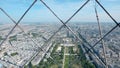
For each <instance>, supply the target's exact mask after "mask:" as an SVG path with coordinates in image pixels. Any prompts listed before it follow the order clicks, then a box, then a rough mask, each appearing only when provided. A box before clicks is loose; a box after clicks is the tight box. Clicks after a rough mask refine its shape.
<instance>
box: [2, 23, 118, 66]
mask: <svg viewBox="0 0 120 68" xmlns="http://www.w3.org/2000/svg"><path fill="white" fill-rule="evenodd" d="M113 25H114V24H111V23H110V24H102V25H101V26H102V27H103V29H102V31H103V34H105V33H106V32H107V31H108V29H111V28H112V27H113ZM11 26H12V25H9V24H8V25H4V24H2V25H0V42H2V40H3V39H4V38H5V36H6V35H7V33H8V32H9V30H10V29H11ZM70 26H71V27H72V29H73V30H74V31H76V32H75V33H76V34H78V35H79V33H80V34H81V36H82V37H83V38H85V39H86V41H88V42H89V43H90V44H91V45H94V44H95V42H97V41H98V40H99V38H100V35H99V32H98V27H97V24H89V23H88V24H87V23H86V24H79V23H77V24H75V25H70ZM21 27H22V28H23V29H24V30H25V33H24V32H23V31H21V30H20V29H19V28H18V27H17V28H16V29H15V30H14V31H13V33H12V34H11V35H10V36H9V38H8V39H7V40H6V41H5V43H4V44H3V45H2V46H1V51H0V63H1V64H2V66H3V67H10V68H12V67H14V68H17V67H19V66H24V65H27V64H29V63H30V62H31V64H32V66H37V65H39V64H40V62H41V63H45V62H48V61H49V62H51V63H53V65H52V64H51V65H50V66H51V68H52V66H53V67H54V66H55V67H56V66H57V67H58V65H57V64H56V63H59V66H60V67H62V65H63V63H64V66H66V64H65V62H66V59H65V58H66V57H69V56H70V57H71V56H72V57H74V59H72V58H69V62H70V63H72V62H73V61H74V60H75V57H76V56H77V55H78V56H79V52H78V51H79V49H78V45H81V46H82V44H80V43H79V41H78V39H77V38H76V37H75V36H74V35H73V34H72V33H71V32H70V31H69V30H67V29H66V28H63V29H61V30H60V31H59V32H58V33H57V34H56V35H55V36H54V37H53V38H52V39H51V40H50V41H49V42H48V44H47V45H45V43H46V41H47V40H48V39H49V38H50V36H52V35H53V33H54V32H55V31H56V30H57V29H58V27H59V26H58V25H54V24H39V25H38V24H34V25H27V24H26V25H22V26H21ZM119 35H120V32H119V29H118V28H116V29H115V30H114V31H113V32H111V33H110V34H109V35H108V36H107V37H105V38H104V39H103V40H104V45H105V48H106V57H107V62H108V63H107V64H108V66H109V67H110V68H119V67H120V66H119V64H120V46H119V44H120V42H119V41H120V36H119ZM28 36H29V37H30V38H29V37H28ZM33 40H34V42H35V43H36V44H37V45H36V44H35V43H34V42H32V41H33ZM54 48H55V49H54ZM68 49H69V50H68ZM82 49H83V51H84V48H82ZM94 49H95V54H96V55H99V56H100V58H101V59H104V55H103V48H102V45H101V43H99V44H98V45H96V46H95V48H94ZM39 51H40V52H39ZM38 52H39V53H38ZM37 53H38V55H35V54H37ZM64 55H65V57H64V58H63V56H64ZM55 56H56V57H60V58H58V59H59V60H58V59H56V57H55ZM61 56H62V57H61ZM88 56H89V54H88ZM85 57H86V59H87V60H89V61H91V62H90V63H91V64H94V65H95V66H98V67H100V66H101V67H102V66H103V65H102V64H101V63H100V62H99V61H98V60H97V59H96V57H94V56H91V57H87V55H85ZM52 59H53V60H54V59H55V60H54V62H53V61H52ZM63 59H65V60H64V61H63ZM70 59H72V60H73V61H70ZM92 59H94V60H92ZM55 61H56V62H55ZM75 62H77V61H75ZM92 62H95V63H96V64H95V63H92ZM66 63H67V62H66ZM73 63H74V62H73ZM44 65H45V66H46V65H47V64H41V68H43V67H44ZM48 65H49V64H48ZM42 66H43V67H42ZM72 66H73V67H74V66H76V68H79V67H80V66H82V65H78V64H77V63H76V64H74V65H72ZM57 67H56V68H57ZM98 67H97V68H98ZM101 67H100V68H101ZM45 68H47V67H45Z"/></svg>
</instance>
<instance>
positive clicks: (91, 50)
mask: <svg viewBox="0 0 120 68" xmlns="http://www.w3.org/2000/svg"><path fill="white" fill-rule="evenodd" d="M37 1H38V0H34V1H33V3H32V4H31V5H30V6H29V8H28V9H27V10H26V11H25V12H24V14H23V15H22V16H21V18H20V19H19V20H18V21H17V22H16V21H15V20H14V19H12V18H11V16H10V15H8V13H7V12H5V11H4V9H2V8H0V10H1V11H2V12H3V13H4V14H5V15H6V16H7V17H9V18H10V19H11V21H12V22H13V23H14V24H15V25H14V26H13V27H12V29H11V30H10V32H9V33H8V34H7V36H6V37H5V39H4V40H3V41H2V42H1V43H0V46H2V45H3V43H5V41H6V40H7V39H8V38H9V36H10V34H11V33H12V32H13V31H14V29H15V28H16V27H18V28H19V29H20V30H22V32H24V33H25V34H26V36H27V37H28V38H29V39H31V40H32V42H33V43H34V44H35V45H36V46H38V44H37V43H36V42H35V41H34V40H33V39H32V38H31V37H30V36H29V35H27V33H26V32H25V31H24V29H23V28H22V27H21V26H20V25H19V23H20V22H21V20H22V19H23V18H24V16H25V15H26V14H27V13H28V11H30V9H31V8H32V7H33V6H34V4H35V3H36V2H37ZM89 1H90V0H87V1H86V2H85V3H84V4H83V5H82V6H81V7H80V8H79V9H78V10H77V11H76V12H75V13H74V14H73V15H72V16H71V17H70V18H69V19H68V20H67V21H66V22H64V21H63V20H62V19H60V18H59V16H58V15H57V14H56V13H55V12H54V11H53V10H52V9H51V8H50V7H49V6H48V5H47V4H46V3H45V2H44V1H43V0H40V2H41V3H42V4H43V5H44V6H45V7H46V8H47V9H48V10H49V11H50V12H51V13H52V14H53V15H54V16H55V17H56V18H57V19H58V20H59V21H60V22H61V23H62V24H63V25H62V26H61V27H60V28H59V29H58V30H57V31H56V32H55V33H54V34H53V35H52V36H51V37H50V38H49V39H47V41H46V43H44V46H45V45H48V43H49V41H51V40H52V39H53V37H54V36H55V35H56V34H57V33H58V32H59V31H60V30H61V29H62V28H64V27H66V28H67V29H68V30H69V31H70V32H72V34H73V35H74V36H75V37H76V38H77V39H78V40H79V42H80V43H82V44H83V45H87V46H90V48H88V47H87V46H83V47H84V48H85V49H86V52H84V53H83V54H87V53H88V54H92V55H94V56H95V57H96V58H97V60H98V61H99V62H100V63H101V64H102V65H103V66H104V67H106V68H107V61H102V60H101V59H100V57H99V56H98V55H96V54H94V52H95V49H94V47H95V46H96V45H97V44H98V43H100V42H101V41H103V39H104V38H105V37H106V36H108V35H109V34H110V33H111V32H112V31H113V30H115V29H116V28H117V27H120V24H119V23H118V22H117V21H116V20H115V19H114V18H113V17H112V16H111V15H110V13H109V12H108V11H107V10H106V9H105V8H104V6H103V5H102V4H101V3H100V2H99V1H98V0H95V3H96V4H97V5H98V6H100V7H101V8H102V9H103V10H104V12H105V13H106V14H107V15H108V16H109V17H110V18H111V19H112V20H113V21H114V23H115V24H116V25H115V26H114V27H113V28H112V29H111V30H110V31H108V33H106V34H105V35H104V36H102V35H101V38H100V39H99V40H98V41H97V42H96V43H95V44H94V45H91V44H90V43H88V42H87V40H86V39H85V38H83V37H82V35H81V37H79V36H78V35H77V34H76V33H75V31H73V30H72V28H71V27H70V26H68V25H67V23H68V22H69V21H70V20H71V19H72V18H73V17H74V16H75V15H77V13H78V12H80V10H82V8H83V7H84V6H85V5H86V4H88V2H89ZM95 13H96V18H97V21H98V23H99V17H98V15H97V9H96V7H95ZM99 24H100V23H99ZM99 28H100V27H99ZM79 34H80V33H79ZM100 34H101V33H100ZM84 40H86V41H84ZM103 46H104V45H103ZM41 51H43V52H44V50H43V49H42V47H39V48H38V51H37V53H35V54H34V56H33V57H31V59H30V60H29V61H27V62H26V64H27V63H29V62H30V61H32V60H33V59H34V58H35V57H36V56H37V55H38V54H39V52H41ZM45 54H47V51H46V53H45ZM82 57H84V56H80V59H81V58H82ZM105 58H106V57H105ZM53 61H54V62H55V63H57V62H56V61H55V60H54V59H53ZM7 63H11V62H7ZM11 64H12V63H11ZM13 65H16V64H13ZM24 65H25V64H23V65H22V66H20V67H24Z"/></svg>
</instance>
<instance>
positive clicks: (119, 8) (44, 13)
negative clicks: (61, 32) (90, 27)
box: [0, 0, 120, 23]
mask: <svg viewBox="0 0 120 68" xmlns="http://www.w3.org/2000/svg"><path fill="white" fill-rule="evenodd" d="M33 1H34V0H0V7H1V8H3V9H4V10H5V11H7V13H8V14H9V15H10V16H11V17H12V18H13V19H14V20H16V21H18V20H19V18H20V17H21V16H22V14H23V13H24V12H25V10H26V9H27V8H28V7H29V5H30V4H31V3H32V2H33ZM43 1H45V3H47V4H48V6H50V7H51V9H53V11H54V12H55V13H56V14H57V15H58V16H59V17H60V18H61V19H62V20H63V21H66V20H67V19H68V18H69V17H70V16H71V15H72V14H73V13H74V12H75V11H76V10H77V9H78V8H79V7H80V6H81V5H82V4H83V3H84V2H85V1H86V0H43ZM93 1H94V0H91V1H90V2H89V3H88V4H87V5H86V6H85V7H84V8H83V9H82V10H81V11H80V12H79V13H78V14H77V15H76V16H75V17H74V18H73V19H72V20H71V21H70V22H96V18H95V12H94V2H93ZM100 3H101V4H102V5H103V6H104V7H105V8H106V9H107V10H108V12H110V14H111V15H112V16H113V17H114V18H115V19H116V20H117V21H120V0H100ZM97 9H98V14H99V18H100V21H101V22H112V20H111V19H110V18H109V17H108V16H107V15H106V14H105V12H104V11H103V10H102V9H101V8H100V7H99V6H97ZM0 22H2V23H10V22H11V21H10V20H9V19H8V18H7V17H6V16H5V15H4V14H3V13H2V12H1V11H0ZM24 22H43V23H46V22H59V20H58V19H57V18H56V17H55V16H54V15H53V14H52V13H51V12H50V11H49V10H48V9H47V8H46V7H45V6H44V5H43V4H42V3H41V2H40V1H39V0H38V1H37V2H36V3H35V5H34V6H33V7H32V8H31V9H30V11H29V12H28V13H27V14H26V16H25V17H24V19H23V20H22V21H21V23H24Z"/></svg>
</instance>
